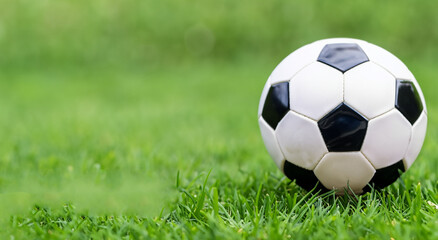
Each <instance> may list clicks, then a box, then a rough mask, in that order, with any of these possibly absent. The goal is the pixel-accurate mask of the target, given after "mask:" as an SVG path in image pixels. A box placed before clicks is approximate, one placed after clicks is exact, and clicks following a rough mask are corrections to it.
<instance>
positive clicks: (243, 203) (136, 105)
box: [0, 60, 438, 239]
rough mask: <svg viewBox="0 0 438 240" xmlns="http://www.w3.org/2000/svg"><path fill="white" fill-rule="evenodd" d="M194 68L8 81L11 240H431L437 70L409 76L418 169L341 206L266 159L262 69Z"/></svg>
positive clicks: (340, 200)
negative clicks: (419, 97) (420, 131)
mask: <svg viewBox="0 0 438 240" xmlns="http://www.w3.org/2000/svg"><path fill="white" fill-rule="evenodd" d="M198 66H200V67H199V71H193V69H192V68H191V65H187V66H180V67H178V68H175V69H174V70H173V71H171V72H168V71H162V70H161V69H155V70H145V71H139V70H137V71H133V70H125V69H113V70H111V71H109V72H108V71H107V70H105V71H102V70H100V69H91V70H89V71H79V72H76V71H71V72H69V74H65V73H64V72H62V73H61V72H58V71H57V70H51V71H44V72H40V71H30V72H25V73H16V72H13V73H4V74H3V75H2V76H1V78H2V79H6V78H8V79H10V80H11V82H7V83H6V82H2V83H1V84H0V88H1V89H2V90H1V94H2V96H3V101H2V103H1V104H0V105H1V108H2V110H3V113H4V116H7V117H3V118H1V119H0V125H1V129H2V131H3V133H2V136H4V137H3V144H2V145H1V147H0V149H1V150H0V151H1V156H2V158H1V162H0V164H1V165H0V166H1V167H0V169H1V170H0V171H1V176H2V177H1V182H0V183H1V185H0V186H1V195H0V197H1V199H2V201H1V202H2V204H0V206H1V212H2V219H3V220H2V221H3V222H2V226H3V227H2V228H3V229H2V230H3V232H4V234H5V236H7V237H12V236H13V237H14V238H15V239H23V238H41V239H46V238H53V239H58V238H71V239H81V238H97V239H100V238H127V239H141V238H146V239H151V238H152V239H153V238H158V239H160V238H167V237H169V238H183V239H198V238H199V239H205V238H226V239H233V238H236V239H237V238H242V237H244V238H261V239H267V238H284V237H286V238H294V239H307V238H309V237H314V238H317V239H319V238H324V237H328V236H330V237H333V238H339V239H351V238H357V239H382V238H384V239H389V238H394V239H411V238H418V239H426V238H430V239H434V238H436V237H437V236H436V235H437V234H436V233H437V228H438V224H437V220H438V215H437V211H438V206H437V203H438V199H437V198H438V186H437V176H436V169H437V168H438V165H437V163H436V161H435V159H436V154H435V153H434V149H436V147H437V144H438V141H437V139H438V136H437V129H436V127H435V126H436V123H435V119H436V118H435V116H436V114H437V112H436V111H435V110H434V109H435V108H434V101H433V100H434V98H433V89H434V88H435V87H434V86H435V85H436V83H435V82H434V81H433V78H432V77H431V76H434V74H435V72H434V71H435V70H431V69H433V68H430V66H427V65H424V66H423V67H421V66H422V65H419V66H420V67H419V69H418V73H419V74H417V75H418V77H419V79H424V80H423V81H421V83H422V85H423V86H429V87H423V88H424V90H425V94H426V97H427V99H428V100H429V102H428V103H429V117H430V122H429V131H428V136H427V139H426V142H425V146H424V148H423V151H422V153H421V155H420V157H419V159H418V160H417V162H416V163H415V165H413V167H412V168H411V169H410V170H409V171H408V172H407V173H406V174H404V175H403V177H402V178H401V179H400V180H399V181H398V182H396V183H395V184H394V185H392V186H390V187H389V188H387V189H385V190H384V191H382V192H371V193H369V194H366V195H362V196H344V197H335V196H334V195H333V193H328V194H324V195H319V194H313V193H306V192H305V191H304V190H302V189H300V188H299V187H298V186H296V185H295V183H290V182H289V181H288V180H287V179H285V178H284V177H283V176H282V175H281V173H280V171H278V170H277V169H276V167H275V165H274V163H273V162H272V160H271V159H270V158H269V156H268V155H267V153H266V151H265V149H264V146H263V143H262V141H261V137H260V136H259V130H258V126H257V121H256V120H255V119H256V109H257V104H258V98H259V94H260V90H261V88H262V86H263V84H264V78H261V77H260V76H266V72H269V69H271V68H272V66H270V64H267V63H264V62H258V61H251V60H248V61H246V62H245V64H242V65H238V64H237V63H233V64H229V65H227V64H224V63H212V62H206V63H199V65H198ZM423 68H424V69H423ZM236 69H237V70H236ZM90 79H93V81H89V80H90ZM226 79H233V81H225V80H226ZM236 86H237V87H236ZM241 86H245V87H241ZM53 89H57V91H53ZM431 100H432V101H431Z"/></svg>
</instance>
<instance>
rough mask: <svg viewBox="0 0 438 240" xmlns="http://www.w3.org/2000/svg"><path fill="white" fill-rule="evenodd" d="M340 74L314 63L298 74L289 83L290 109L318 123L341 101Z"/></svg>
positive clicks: (328, 67) (341, 83)
mask: <svg viewBox="0 0 438 240" xmlns="http://www.w3.org/2000/svg"><path fill="white" fill-rule="evenodd" d="M343 81H344V79H343V76H342V73H341V72H340V71H338V70H336V69H334V68H332V67H330V66H328V65H326V64H323V63H320V62H314V63H312V64H310V65H309V66H307V67H305V68H303V69H302V70H301V71H300V72H298V73H297V74H296V75H295V76H294V77H293V78H292V79H291V81H290V83H289V88H290V90H289V93H290V108H291V109H292V110H294V111H296V112H298V113H301V114H303V115H305V116H307V117H310V118H312V119H313V120H316V121H318V120H319V119H321V118H322V117H323V116H324V115H325V114H327V113H328V112H330V111H331V110H332V109H333V108H334V107H336V106H337V105H339V104H340V103H341V102H342V100H343Z"/></svg>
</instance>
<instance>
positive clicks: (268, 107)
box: [262, 82, 289, 129]
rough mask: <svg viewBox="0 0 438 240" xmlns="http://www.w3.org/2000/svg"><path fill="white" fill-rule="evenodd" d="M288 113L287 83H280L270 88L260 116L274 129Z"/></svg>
mask: <svg viewBox="0 0 438 240" xmlns="http://www.w3.org/2000/svg"><path fill="white" fill-rule="evenodd" d="M288 111H289V83H288V82H282V83H277V84H274V85H272V86H271V88H270V89H269V92H268V95H267V96H266V100H265V105H264V106H263V111H262V116H263V118H264V119H265V121H266V122H267V123H268V124H269V125H270V126H271V127H272V128H273V129H275V128H276V127H277V124H278V122H280V120H281V119H282V118H283V117H284V115H286V113H287V112H288Z"/></svg>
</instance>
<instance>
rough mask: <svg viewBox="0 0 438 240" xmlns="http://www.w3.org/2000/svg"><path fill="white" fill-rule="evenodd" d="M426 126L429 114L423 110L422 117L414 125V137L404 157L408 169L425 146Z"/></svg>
mask: <svg viewBox="0 0 438 240" xmlns="http://www.w3.org/2000/svg"><path fill="white" fill-rule="evenodd" d="M426 128H427V115H426V113H425V112H424V111H423V112H422V113H421V115H420V118H418V120H417V122H416V123H415V124H414V126H413V127H412V137H411V140H410V142H409V146H408V150H407V151H406V156H405V159H404V160H405V161H404V163H405V168H406V170H407V169H408V168H410V167H411V165H412V163H413V162H414V161H415V159H416V158H417V157H418V154H420V150H421V147H422V146H423V142H424V138H425V136H426Z"/></svg>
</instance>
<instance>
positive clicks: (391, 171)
mask: <svg viewBox="0 0 438 240" xmlns="http://www.w3.org/2000/svg"><path fill="white" fill-rule="evenodd" d="M400 172H402V173H403V172H405V165H404V164H403V160H400V161H398V162H396V163H394V164H392V165H391V166H388V167H385V168H381V169H377V170H376V173H374V176H373V178H372V179H371V181H370V183H369V185H371V186H373V187H374V188H376V189H383V188H385V187H386V186H389V185H391V184H392V183H393V182H395V181H396V180H397V179H398V178H399V177H400ZM370 190H371V189H370V187H369V186H367V187H365V189H364V191H366V192H369V191H370Z"/></svg>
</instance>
